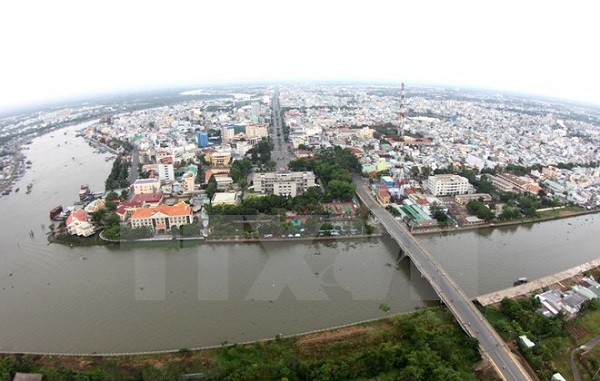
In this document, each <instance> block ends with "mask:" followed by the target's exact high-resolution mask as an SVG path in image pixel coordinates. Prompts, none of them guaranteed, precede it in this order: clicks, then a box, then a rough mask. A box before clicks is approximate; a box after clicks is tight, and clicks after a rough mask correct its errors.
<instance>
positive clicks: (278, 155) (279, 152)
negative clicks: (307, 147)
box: [269, 88, 291, 172]
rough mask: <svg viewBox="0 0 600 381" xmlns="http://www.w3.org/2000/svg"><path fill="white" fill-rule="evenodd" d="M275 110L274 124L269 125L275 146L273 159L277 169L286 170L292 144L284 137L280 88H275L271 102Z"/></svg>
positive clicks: (279, 170)
mask: <svg viewBox="0 0 600 381" xmlns="http://www.w3.org/2000/svg"><path fill="white" fill-rule="evenodd" d="M271 108H272V110H273V117H272V121H273V123H272V126H270V127H269V135H270V136H271V139H273V143H274V144H275V147H274V148H273V151H272V152H271V160H273V161H275V162H276V163H277V166H276V171H277V172H284V171H287V170H288V163H289V162H290V160H291V154H290V146H289V144H288V143H286V142H285V140H284V138H283V128H282V127H283V120H282V119H281V105H280V103H279V88H275V94H274V95H273V101H272V103H271Z"/></svg>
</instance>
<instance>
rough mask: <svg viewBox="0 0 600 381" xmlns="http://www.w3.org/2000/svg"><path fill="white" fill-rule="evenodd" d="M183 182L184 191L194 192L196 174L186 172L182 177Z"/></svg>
mask: <svg viewBox="0 0 600 381" xmlns="http://www.w3.org/2000/svg"><path fill="white" fill-rule="evenodd" d="M181 182H182V185H183V187H182V191H183V193H192V192H194V187H195V185H196V174H195V173H193V172H186V173H185V174H184V175H183V177H182V178H181Z"/></svg>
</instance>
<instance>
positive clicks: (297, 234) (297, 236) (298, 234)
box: [294, 233, 302, 238]
mask: <svg viewBox="0 0 600 381" xmlns="http://www.w3.org/2000/svg"><path fill="white" fill-rule="evenodd" d="M294 237H296V238H300V237H302V236H301V235H300V233H296V234H295V235H294Z"/></svg>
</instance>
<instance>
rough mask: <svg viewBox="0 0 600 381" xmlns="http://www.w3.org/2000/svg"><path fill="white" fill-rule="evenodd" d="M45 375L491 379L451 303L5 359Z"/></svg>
mask: <svg viewBox="0 0 600 381" xmlns="http://www.w3.org/2000/svg"><path fill="white" fill-rule="evenodd" d="M17 371H22V372H37V373H41V374H43V375H44V380H46V381H52V380H94V381H96V380H178V379H181V376H182V375H183V374H187V373H203V374H204V378H203V379H205V380H275V379H276V380H283V379H286V380H317V379H318V380H352V379H356V380H363V379H372V378H373V377H377V379H378V380H415V381H418V380H457V381H458V380H460V381H463V380H492V379H497V378H495V375H494V373H493V371H492V370H491V368H490V367H489V365H487V364H486V363H484V362H482V361H481V358H480V355H479V352H478V348H477V341H476V340H474V339H472V338H470V337H468V336H467V335H466V334H465V333H464V332H463V331H462V330H461V329H460V327H459V326H458V325H457V324H456V322H455V321H454V318H453V317H452V315H451V314H450V313H449V312H448V311H447V310H446V309H444V308H441V307H438V308H424V309H421V310H419V311H417V312H414V313H410V314H403V315H396V316H392V317H389V318H385V319H382V320H380V321H377V322H374V323H368V324H362V325H356V326H350V327H346V328H342V329H338V330H332V331H326V332H321V333H315V334H310V335H306V336H301V337H298V338H290V339H279V338H276V339H275V340H272V341H268V342H267V341H265V342H257V343H254V344H249V345H239V346H238V345H234V346H230V347H222V348H219V349H213V350H205V351H189V350H185V349H182V350H180V351H179V352H178V353H171V354H161V355H145V356H120V357H68V356H13V355H10V356H9V355H4V356H0V380H4V379H10V376H12V375H14V373H15V372H17Z"/></svg>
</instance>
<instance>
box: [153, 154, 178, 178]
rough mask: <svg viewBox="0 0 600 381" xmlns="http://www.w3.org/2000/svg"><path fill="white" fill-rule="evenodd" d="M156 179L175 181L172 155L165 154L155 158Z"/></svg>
mask: <svg viewBox="0 0 600 381" xmlns="http://www.w3.org/2000/svg"><path fill="white" fill-rule="evenodd" d="M157 164H158V179H159V180H160V181H161V182H173V181H175V168H174V167H173V157H172V156H167V157H163V158H160V159H158V160H157Z"/></svg>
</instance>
